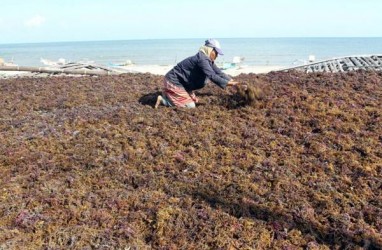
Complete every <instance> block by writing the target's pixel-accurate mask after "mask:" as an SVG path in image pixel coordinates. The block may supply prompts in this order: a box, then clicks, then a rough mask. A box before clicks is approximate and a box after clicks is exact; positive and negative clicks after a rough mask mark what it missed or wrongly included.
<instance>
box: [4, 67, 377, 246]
mask: <svg viewBox="0 0 382 250" xmlns="http://www.w3.org/2000/svg"><path fill="white" fill-rule="evenodd" d="M236 80H238V81H241V82H245V83H247V84H248V85H249V87H250V90H251V92H250V93H244V91H243V90H240V91H239V93H233V92H232V91H225V90H221V89H219V88H217V87H215V86H213V84H209V85H208V86H207V87H206V88H204V89H203V90H201V91H198V92H197V96H198V97H199V99H200V104H199V105H198V107H197V108H196V109H191V110H188V109H187V110H186V109H178V108H165V107H163V106H162V107H159V108H158V109H154V108H153V106H154V103H155V99H156V96H157V94H159V93H160V90H161V85H162V78H161V77H160V76H156V75H150V74H123V75H119V76H100V77H80V78H72V77H54V78H50V77H47V78H17V79H6V80H0V141H1V143H0V249H229V250H233V249H285V250H292V249H311V250H313V249H381V248H382V191H381V190H382V125H381V124H382V108H381V107H382V73H380V72H379V73H378V72H367V71H357V72H349V73H337V74H328V73H312V74H304V73H298V72H273V73H269V74H266V75H255V74H249V75H240V76H238V77H236ZM246 94H247V95H246ZM243 96H245V97H246V98H247V99H246V98H243Z"/></svg>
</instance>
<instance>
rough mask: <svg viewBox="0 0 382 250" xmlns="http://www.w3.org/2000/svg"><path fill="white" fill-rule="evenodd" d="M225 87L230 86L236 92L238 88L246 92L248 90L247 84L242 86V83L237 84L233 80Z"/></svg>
mask: <svg viewBox="0 0 382 250" xmlns="http://www.w3.org/2000/svg"><path fill="white" fill-rule="evenodd" d="M227 86H232V87H235V88H236V90H238V88H239V86H241V87H242V88H243V89H244V91H246V90H247V89H248V85H247V84H242V83H239V82H237V81H234V80H231V81H229V82H228V83H227Z"/></svg>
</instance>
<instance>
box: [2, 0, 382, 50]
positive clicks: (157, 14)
mask: <svg viewBox="0 0 382 250" xmlns="http://www.w3.org/2000/svg"><path fill="white" fill-rule="evenodd" d="M0 6H1V7H0V44H8V43H38V42H60V41H103V40H134V39H176V38H209V37H214V38H239V37H240V38H242V37H254V38H259V37H382V15H381V13H382V1H381V0H319V1H312V0H208V1H206V0H184V1H182V0H103V1H101V0H64V1H63V0H59V1H58V0H33V1H31V0H12V1H6V0H0Z"/></svg>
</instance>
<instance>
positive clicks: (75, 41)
mask: <svg viewBox="0 0 382 250" xmlns="http://www.w3.org/2000/svg"><path fill="white" fill-rule="evenodd" d="M288 38H290V39H311V38H313V39H314V38H315V39H318V38H326V39H335V38H337V39H342V38H382V36H280V37H276V36H275V37H272V36H270V37H216V39H288ZM197 39H201V40H205V39H207V38H200V37H194V38H132V39H106V40H66V41H44V42H11V43H1V42H0V45H22V44H52V43H87V42H118V41H121V42H122V41H153V40H197Z"/></svg>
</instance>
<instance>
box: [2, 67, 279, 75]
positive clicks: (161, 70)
mask: <svg viewBox="0 0 382 250" xmlns="http://www.w3.org/2000/svg"><path fill="white" fill-rule="evenodd" d="M173 67H174V65H135V64H132V65H128V66H123V67H122V66H121V67H115V68H114V69H115V70H117V71H118V70H120V72H121V73H123V72H125V73H150V74H155V75H165V74H166V73H167V72H168V71H169V70H171V69H172V68H173ZM282 68H283V67H281V66H247V65H241V66H236V67H232V68H229V69H226V70H223V72H225V73H226V74H228V75H230V76H233V77H234V76H237V75H240V74H249V73H255V74H266V73H269V72H271V71H275V70H279V69H282ZM27 75H28V72H23V71H0V78H10V77H23V76H27Z"/></svg>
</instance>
